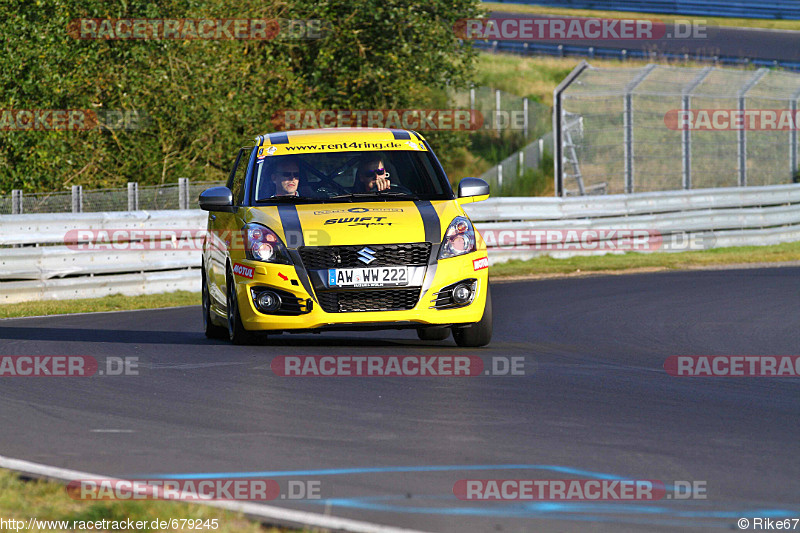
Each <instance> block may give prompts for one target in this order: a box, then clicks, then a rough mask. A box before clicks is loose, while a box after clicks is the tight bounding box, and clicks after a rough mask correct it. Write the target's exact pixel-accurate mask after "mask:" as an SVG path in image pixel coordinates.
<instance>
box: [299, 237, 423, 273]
mask: <svg viewBox="0 0 800 533" xmlns="http://www.w3.org/2000/svg"><path fill="white" fill-rule="evenodd" d="M363 248H364V246H363V245H359V246H303V247H301V248H300V249H299V252H300V258H301V259H302V260H303V265H304V266H305V267H306V269H308V270H320V269H325V268H359V267H364V266H366V265H365V264H364V263H363V262H362V261H359V259H358V251H359V250H361V249H363ZM367 248H369V249H370V250H372V252H374V253H373V254H372V255H374V256H375V260H374V261H372V262H371V263H370V264H369V266H371V267H377V266H392V265H405V266H425V265H427V264H428V257H430V255H431V243H429V242H413V243H405V244H368V245H367Z"/></svg>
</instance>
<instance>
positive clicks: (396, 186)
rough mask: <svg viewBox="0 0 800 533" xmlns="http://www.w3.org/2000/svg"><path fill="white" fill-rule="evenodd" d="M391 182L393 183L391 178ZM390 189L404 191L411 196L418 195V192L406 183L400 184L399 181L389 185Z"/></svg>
mask: <svg viewBox="0 0 800 533" xmlns="http://www.w3.org/2000/svg"><path fill="white" fill-rule="evenodd" d="M390 183H391V180H390ZM388 190H390V191H397V192H402V193H404V194H410V195H411V196H416V193H415V192H414V191H412V190H411V189H409V188H408V187H406V186H405V185H400V184H399V183H391V185H389V189H388Z"/></svg>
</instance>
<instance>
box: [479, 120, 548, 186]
mask: <svg viewBox="0 0 800 533" xmlns="http://www.w3.org/2000/svg"><path fill="white" fill-rule="evenodd" d="M552 148H553V133H552V132H548V133H547V134H545V135H544V136H542V137H540V138H538V139H536V140H535V141H533V142H532V143H529V144H528V145H526V146H525V147H523V148H522V149H521V150H519V151H517V152H514V153H513V154H511V155H510V156H508V157H507V158H505V159H503V160H502V161H501V162H500V163H499V164H498V165H496V166H494V167H492V168H490V169H489V170H487V171H486V172H484V173H483V174H481V175H480V176H478V177H479V178H480V179H482V180H484V181H485V182H486V183H488V184H489V185H490V186H491V190H493V191H500V190H502V188H503V185H504V184H505V185H508V184H509V183H511V182H513V181H514V180H516V179H519V178H520V177H522V174H523V173H524V172H525V170H526V169H535V168H539V163H540V162H541V160H542V157H543V156H544V154H545V152H548V153H550V152H552Z"/></svg>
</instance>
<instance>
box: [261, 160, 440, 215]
mask: <svg viewBox="0 0 800 533" xmlns="http://www.w3.org/2000/svg"><path fill="white" fill-rule="evenodd" d="M251 186H252V187H253V188H252V189H251V190H252V196H251V197H252V198H253V199H254V201H255V203H257V204H265V203H277V202H299V203H303V202H348V201H386V200H398V199H399V200H403V199H410V200H417V199H420V200H447V199H451V198H452V197H453V196H452V190H451V189H450V186H449V184H448V183H447V181H446V178H445V176H444V175H443V173H442V172H441V170H440V169H439V166H438V164H437V163H436V161H435V160H434V159H433V156H432V155H431V154H430V153H429V152H427V151H424V152H423V151H412V150H407V151H406V150H391V151H389V150H387V151H363V152H315V153H305V154H297V155H274V156H267V157H259V158H258V159H257V160H256V164H255V168H254V170H253V175H252V178H251Z"/></svg>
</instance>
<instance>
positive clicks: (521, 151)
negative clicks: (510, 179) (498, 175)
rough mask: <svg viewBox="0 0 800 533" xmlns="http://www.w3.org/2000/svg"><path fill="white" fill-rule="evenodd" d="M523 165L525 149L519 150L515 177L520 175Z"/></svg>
mask: <svg viewBox="0 0 800 533" xmlns="http://www.w3.org/2000/svg"><path fill="white" fill-rule="evenodd" d="M523 165H525V150H520V151H519V161H518V162H517V177H518V178H521V177H522V169H523Z"/></svg>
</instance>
